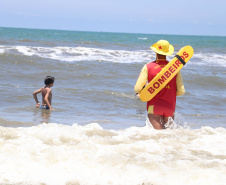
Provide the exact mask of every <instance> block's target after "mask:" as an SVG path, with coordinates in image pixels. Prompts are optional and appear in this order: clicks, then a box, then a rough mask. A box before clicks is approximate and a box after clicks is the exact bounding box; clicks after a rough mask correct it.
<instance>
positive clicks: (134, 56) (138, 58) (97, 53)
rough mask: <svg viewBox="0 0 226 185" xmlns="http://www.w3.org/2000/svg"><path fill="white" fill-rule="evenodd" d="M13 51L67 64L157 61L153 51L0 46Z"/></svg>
mask: <svg viewBox="0 0 226 185" xmlns="http://www.w3.org/2000/svg"><path fill="white" fill-rule="evenodd" d="M12 51H17V52H19V53H21V54H22V55H25V56H38V57H41V58H46V59H53V60H59V61H65V62H79V61H107V62H117V63H139V62H142V63H147V62H150V61H152V60H155V53H154V52H153V51H151V50H138V51H126V50H110V49H101V48H89V47H31V46H0V54H3V53H9V52H12ZM175 54H176V53H175ZM170 59H172V56H170V57H169V60H170ZM195 59H196V60H195ZM197 60H199V62H197ZM225 61H226V56H225V55H220V54H217V53H209V54H202V53H195V54H194V56H193V58H192V60H191V62H192V64H195V65H207V66H223V67H226V62H225ZM189 63H190V62H189Z"/></svg>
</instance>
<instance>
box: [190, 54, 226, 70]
mask: <svg viewBox="0 0 226 185" xmlns="http://www.w3.org/2000/svg"><path fill="white" fill-rule="evenodd" d="M193 58H196V59H198V60H200V61H201V62H195V60H191V63H192V64H194V65H205V66H222V67H226V55H223V54H222V55H220V54H216V53H197V54H194V56H193ZM192 61H194V62H192Z"/></svg>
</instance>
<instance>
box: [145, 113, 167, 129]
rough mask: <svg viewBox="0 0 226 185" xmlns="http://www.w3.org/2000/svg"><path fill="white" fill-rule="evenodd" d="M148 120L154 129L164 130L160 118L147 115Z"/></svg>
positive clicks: (161, 118) (154, 115)
mask: <svg viewBox="0 0 226 185" xmlns="http://www.w3.org/2000/svg"><path fill="white" fill-rule="evenodd" d="M148 118H149V121H150V123H151V124H152V126H153V127H154V129H163V128H164V120H163V117H162V116H160V115H156V114H148Z"/></svg>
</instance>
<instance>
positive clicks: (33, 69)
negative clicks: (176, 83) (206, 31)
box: [0, 27, 226, 185]
mask: <svg viewBox="0 0 226 185" xmlns="http://www.w3.org/2000/svg"><path fill="white" fill-rule="evenodd" d="M160 39H164V40H168V41H169V42H170V43H171V44H172V45H173V46H174V48H175V53H174V54H176V53H177V51H179V49H180V48H182V47H183V46H186V45H191V46H192V47H193V49H194V55H193V57H192V58H191V60H190V61H189V62H188V63H187V64H186V65H185V66H184V67H183V69H182V70H181V73H182V78H183V82H184V86H185V91H186V93H185V94H184V95H183V96H181V97H178V98H177V106H176V116H175V120H174V126H173V128H170V129H165V130H161V131H159V130H154V129H153V128H151V127H150V123H149V122H148V120H147V118H146V116H147V111H146V103H145V102H142V101H141V100H139V98H137V97H136V96H135V92H134V90H133V88H134V85H135V83H136V80H137V78H138V75H139V73H140V70H141V69H142V67H143V65H145V64H146V63H148V62H151V61H153V60H155V53H154V52H153V51H152V50H151V49H150V46H151V45H152V44H154V43H156V42H157V41H158V40H160ZM172 58H173V56H169V57H167V59H168V60H171V59H172ZM0 67H1V73H0V79H1V80H0V102H1V104H0V151H1V152H0V164H1V165H0V184H10V185H11V184H50V185H52V184H53V185H55V184H59V185H62V184H76V185H78V184H81V185H93V184H98V185H106V184H111V185H115V184H117V185H122V184H124V185H126V184H128V185H163V184H164V185H165V184H167V185H177V184H178V185H181V184H186V185H190V184H191V185H193V184H197V185H198V184H199V185H200V184H205V185H208V184H210V185H212V184H217V185H223V184H225V182H226V176H225V174H226V148H225V144H226V92H225V90H226V82H225V79H226V37H220V36H216V37H215V36H183V35H156V34H138V33H137V34H134V33H105V32H82V31H63V30H38V29H22V28H3V27H2V28H0ZM48 75H51V76H54V77H55V83H54V86H53V87H52V91H53V99H52V106H53V108H54V111H49V110H41V109H38V108H36V107H35V101H34V99H33V95H32V93H33V92H34V91H35V90H37V89H39V88H41V87H43V86H44V78H45V77H46V76H48ZM38 99H39V101H41V95H39V96H38Z"/></svg>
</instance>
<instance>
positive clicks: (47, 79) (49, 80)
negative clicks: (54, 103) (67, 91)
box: [44, 76, 55, 85]
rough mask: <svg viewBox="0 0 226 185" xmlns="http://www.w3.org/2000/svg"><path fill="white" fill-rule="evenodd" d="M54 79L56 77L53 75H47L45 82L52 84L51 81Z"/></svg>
mask: <svg viewBox="0 0 226 185" xmlns="http://www.w3.org/2000/svg"><path fill="white" fill-rule="evenodd" d="M54 80H55V78H54V77H52V76H47V77H45V80H44V83H45V84H46V85H50V84H51V83H54Z"/></svg>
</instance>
